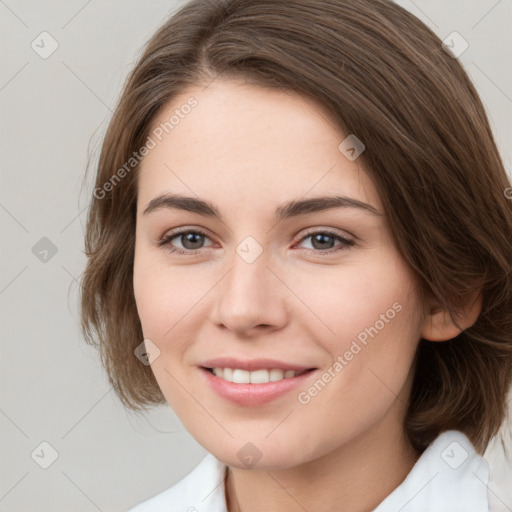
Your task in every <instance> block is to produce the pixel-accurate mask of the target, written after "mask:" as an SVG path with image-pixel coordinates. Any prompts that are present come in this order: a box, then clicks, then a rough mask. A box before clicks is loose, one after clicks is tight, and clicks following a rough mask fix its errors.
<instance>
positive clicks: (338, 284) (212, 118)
mask: <svg viewBox="0 0 512 512" xmlns="http://www.w3.org/2000/svg"><path fill="white" fill-rule="evenodd" d="M190 96H194V98H196V99H197V101H198V105H197V106H196V107H195V108H194V109H193V110H192V111H191V113H190V114H189V115H187V116H185V117H184V118H183V119H180V122H179V124H178V125H177V126H175V127H174V129H173V130H172V132H170V134H169V135H167V136H164V137H163V138H162V141H161V142H159V143H158V144H157V146H156V147H155V148H153V149H152V150H151V151H150V152H149V153H148V154H147V156H146V157H145V158H144V160H143V162H142V166H141V170H140V175H139V181H138V200H137V229H136V248H135V262H134V283H133V284H134V291H135V298H136V302H137V309H138V313H139V316H140V320H141V324H142V328H143V333H144V337H145V338H149V339H150V340H152V342H153V343H154V344H156V345H157V346H158V348H159V350H160V355H159V357H157V358H156V359H155V361H154V362H153V363H152V365H151V368H152V371H153V372H154V375H155V377H156V380H157V382H158V384H159V386H160V388H161V389H162V392H163V393H164V395H165V397H166V399H167V401H168V403H169V404H170V405H171V407H172V408H173V409H174V411H175V412H176V414H177V415H178V416H179V417H180V419H181V421H182V422H183V424H184V426H185V427H186V429H187V430H188V431H189V432H190V433H191V434H192V436H193V437H194V438H195V439H196V440H197V441H198V442H199V443H200V444H201V445H202V446H204V448H206V450H208V451H209V452H211V453H213V454H214V455H215V456H216V457H217V458H218V459H219V460H221V461H223V462H224V463H225V464H227V465H228V466H229V468H230V471H229V478H228V480H227V483H226V499H227V504H228V509H229V511H230V512H234V511H239V510H241V511H243V512H252V511H261V510H272V511H276V512H278V511H281V510H282V511H285V510H286V511H287V512H290V511H292V512H294V511H301V512H302V511H303V510H304V509H305V510H318V511H331V510H332V511H334V510H336V511H340V510H350V511H352V512H358V511H368V510H372V509H373V508H375V507H376V506H377V505H378V504H379V503H380V502H381V501H382V500H383V499H384V498H385V497H386V496H387V495H388V494H390V493H391V492H392V491H393V490H394V489H395V488H396V487H397V486H398V485H399V484H400V483H401V482H402V481H403V480H404V478H405V477H406V475H407V474H408V472H409V471H410V469H411V468H412V466H413V465H414V463H415V461H416V460H417V457H418V456H419V454H418V453H416V452H415V451H414V450H413V448H412V447H411V445H410V443H409V441H408V440H407V438H406V437H405V435H404V432H403V428H402V421H403V417H404V414H405V407H406V404H407V398H408V395H409V391H410V386H411V378H412V370H411V365H412V361H413V358H414V355H415V351H416V348H417V345H418V341H419V339H420V337H424V338H427V339H432V340H436V341H442V340H446V339H449V338H451V337H453V336H454V335H455V334H458V333H459V332H460V329H459V328H457V327H455V326H454V325H453V323H451V321H450V318H449V316H447V314H446V312H444V311H442V310H440V309H439V308H438V307H437V306H436V304H434V303H428V304H424V303H423V302H422V299H421V297H420V294H419V292H418V282H417V280H416V277H415V275H414V274H413V272H412V270H411V269H410V267H409V266H408V265H407V264H406V262H405V261H404V260H403V258H402V257H401V255H400V253H399V251H398V249H397V247H396V246H395V245H394V243H393V241H392V238H391V235H390V231H389V228H388V226H387V224H386V218H385V216H384V215H373V214H372V213H369V212H366V211H364V210H360V209H355V208H335V209H330V210H325V211H321V212H314V213H309V214H305V215H301V216H299V217H295V218H290V219H287V220H284V221H282V222H280V223H279V224H275V222H274V221H273V219H272V215H273V213H274V210H275V208H276V207H277V206H278V205H281V204H282V203H284V202H287V201H289V200H291V199H304V197H305V196H306V197H307V198H311V197H317V196H324V195H332V194H337V195H344V196H349V197H351V198H354V199H358V200H359V201H362V202H365V203H367V204H370V205H372V206H373V207H374V208H376V209H377V210H378V211H379V212H381V213H383V210H382V204H381V202H380V198H379V193H378V190H377V189H376V188H375V185H374V184H373V182H372V181H371V179H370V178H369V176H368V175H367V174H366V172H365V170H364V169H363V168H362V165H361V164H360V161H358V159H356V160H355V161H350V160H349V159H347V158H346V157H345V156H344V155H343V154H342V153H341V152H340V151H339V150H338V145H339V144H340V142H341V141H342V140H343V139H344V138H345V135H344V134H343V133H341V131H340V130H339V128H338V127H337V126H336V125H335V124H334V123H333V122H332V121H331V120H330V119H329V117H328V116H327V114H326V113H325V112H324V111H323V110H322V108H321V107H320V106H319V105H317V104H316V103H314V102H313V101H312V100H309V99H305V98H303V97H302V96H299V95H296V94H294V93H291V92H289V91H282V90H271V89H266V88H262V87H260V86H257V85H253V84H248V83H245V82H243V81H235V80H221V79H217V80H215V81H214V82H213V83H212V84H211V85H210V86H208V87H207V88H204V87H202V86H201V87H194V88H190V89H188V90H187V91H185V92H184V93H182V94H180V95H179V96H177V97H175V98H173V100H172V102H170V103H169V104H167V105H166V106H165V108H164V109H162V110H161V112H160V113H159V115H158V116H157V118H156V119H155V120H154V127H155V126H158V125H159V124H160V123H161V122H165V121H166V120H168V119H169V117H170V116H171V115H172V113H173V112H174V110H175V109H176V108H180V106H181V105H183V104H185V103H186V102H187V100H188V99H189V98H190ZM169 192H173V193H180V194H184V195H187V196H193V197H199V198H201V199H204V200H207V201H210V202H212V203H213V204H215V205H216V206H217V208H218V209H219V210H220V212H221V214H222V216H223V219H224V220H223V222H221V221H219V220H216V219H213V218H207V217H204V216H201V215H199V214H198V213H194V212H187V211H183V210H178V209H169V208H167V209H166V208H162V209H158V210H155V211H153V212H152V213H150V214H144V213H143V211H144V209H145V208H146V206H147V205H148V203H149V201H150V200H151V199H153V198H154V197H156V196H158V195H160V194H162V193H169ZM177 228H190V230H192V231H193V230H194V228H195V229H201V230H202V231H205V232H206V233H207V236H206V237H199V239H198V240H196V241H195V245H194V244H190V243H188V244H187V239H186V238H185V237H179V236H177V237H175V238H174V239H173V241H172V245H173V246H174V247H176V248H180V249H188V250H189V253H190V255H180V254H173V253H171V252H169V250H168V247H169V245H170V244H171V242H169V243H168V245H167V246H160V247H159V246H158V245H157V242H158V240H159V239H161V238H162V237H163V236H164V235H166V234H169V233H170V232H171V231H172V230H176V229H177ZM312 228H314V229H313V231H312V232H313V233H318V232H320V233H321V232H322V230H324V231H325V229H328V230H329V231H333V232H335V233H336V234H338V235H340V236H342V237H345V238H348V239H350V240H352V241H354V244H353V245H352V246H344V247H343V248H342V249H341V250H340V251H338V252H335V253H331V254H328V255H322V252H324V251H325V249H329V248H334V247H340V246H341V245H340V244H342V242H340V241H339V240H338V239H336V238H332V239H331V238H329V239H328V240H327V242H326V243H325V245H323V246H322V245H319V244H316V245H315V240H314V237H312V236H309V237H307V235H308V234H309V235H311V233H307V232H306V231H307V230H308V231H309V230H310V229H312ZM248 236H251V237H253V238H254V239H255V240H256V241H257V243H258V244H259V246H260V247H261V249H262V251H263V252H262V253H261V255H260V256H259V257H258V258H256V259H255V261H253V262H252V263H248V262H247V261H245V260H244V259H243V258H241V257H240V256H239V255H238V254H237V252H236V248H237V246H238V245H239V244H240V243H241V242H242V241H243V240H244V239H245V238H246V237H248ZM190 247H192V248H190ZM194 247H197V248H194ZM322 247H324V248H325V249H322ZM194 251H195V252H194ZM193 254H194V255H193ZM394 303H399V304H400V305H401V306H402V309H401V310H400V312H397V313H396V315H395V316H394V318H393V319H392V320H389V321H388V322H387V323H385V327H384V328H382V329H380V330H379V332H378V334H377V335H376V336H375V337H373V338H369V341H368V344H367V345H366V346H363V347H362V349H361V350H360V352H358V353H357V355H354V357H353V358H352V360H350V361H349V362H348V364H347V365H346V366H344V368H343V370H342V371H341V372H339V373H338V374H337V375H336V377H335V378H333V379H332V380H331V381H330V382H329V383H328V384H327V385H326V386H325V387H324V388H323V389H322V390H321V392H319V393H318V394H317V395H316V396H314V397H313V398H312V399H311V401H310V402H309V403H307V404H301V403H300V402H299V401H298V399H297V394H298V392H299V391H301V390H307V389H308V388H309V387H310V386H311V385H312V383H313V382H314V381H315V380H316V379H318V378H319V374H322V373H323V372H326V371H328V369H329V367H332V365H333V362H334V361H335V360H336V358H337V357H338V356H339V355H343V354H344V353H345V352H346V351H347V350H349V349H350V346H351V343H352V342H353V341H354V340H355V339H356V337H357V335H358V334H359V333H361V332H362V331H364V329H365V328H368V327H370V326H374V325H375V323H376V321H377V320H379V318H381V315H382V314H384V313H385V312H386V311H387V310H389V309H390V308H392V305H393V304H394ZM476 315H477V311H476V309H475V310H472V312H471V313H470V314H469V316H468V317H467V318H466V317H464V318H459V325H460V324H461V323H462V324H463V325H464V322H466V324H471V323H472V321H474V319H476ZM220 356H233V357H237V358H240V359H254V358H258V357H268V358H275V359H279V360H284V361H288V362H290V363H296V364H301V365H305V366H307V367H315V368H319V369H320V370H319V371H318V372H315V377H314V378H310V380H309V381H308V383H307V384H306V385H304V386H302V387H301V389H298V390H294V391H292V392H289V393H287V394H285V395H284V396H281V397H280V398H278V399H276V400H274V401H272V402H271V403H269V404H266V405H261V406H256V407H246V406H239V405H235V404H232V403H230V402H228V401H226V400H225V399H224V398H221V397H220V396H218V395H217V394H216V393H215V392H214V391H213V390H212V389H210V388H209V387H208V386H207V385H206V384H205V379H204V375H203V374H202V373H201V372H202V370H200V369H199V368H198V365H199V364H200V363H201V362H202V361H205V360H206V359H210V358H213V357H220ZM247 442H251V443H253V444H254V445H255V446H256V447H257V449H258V450H259V452H261V458H260V460H259V461H258V462H257V463H256V464H255V465H254V466H253V467H251V468H250V469H249V468H248V467H247V466H246V465H245V464H244V463H243V462H242V461H241V460H240V459H239V458H238V456H237V452H238V451H239V450H240V449H241V448H242V447H243V446H244V445H245V444H246V443H247Z"/></svg>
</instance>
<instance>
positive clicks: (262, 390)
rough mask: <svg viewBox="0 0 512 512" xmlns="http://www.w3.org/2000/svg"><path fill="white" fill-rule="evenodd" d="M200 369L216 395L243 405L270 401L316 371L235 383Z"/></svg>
mask: <svg viewBox="0 0 512 512" xmlns="http://www.w3.org/2000/svg"><path fill="white" fill-rule="evenodd" d="M200 370H201V371H202V373H203V374H204V375H205V378H206V381H207V382H208V384H209V385H210V386H211V387H212V389H213V390H214V391H215V392H216V393H217V394H218V395H220V396H221V397H222V398H225V399H226V400H229V401H231V402H233V403H235V404H237V405H243V406H257V405H264V404H267V403H269V402H272V400H276V399H277V398H279V397H280V396H282V395H284V394H285V393H287V392H289V391H291V390H293V389H295V388H296V387H298V386H300V385H301V384H303V383H304V381H305V380H306V379H308V378H309V377H310V376H311V375H312V374H314V373H315V371H316V370H310V371H308V372H306V373H303V374H302V375H299V376H297V377H288V378H287V379H282V380H278V381H275V382H266V383H264V384H236V383H234V382H229V381H227V380H224V379H221V378H220V377H217V376H216V375H214V374H213V373H210V372H209V371H208V370H205V369H204V368H200Z"/></svg>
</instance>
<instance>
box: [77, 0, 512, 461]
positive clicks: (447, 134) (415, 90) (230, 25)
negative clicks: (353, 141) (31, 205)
mask: <svg viewBox="0 0 512 512" xmlns="http://www.w3.org/2000/svg"><path fill="white" fill-rule="evenodd" d="M219 76H220V77H226V78H239V77H242V78H245V79H247V80H251V81H252V82H254V83H256V84H260V85H261V86H266V87H274V88H282V89H285V90H289V91H293V92H297V93H300V94H303V95H305V96H307V97H309V98H313V99H315V100H316V101H317V102H318V104H319V105H321V106H323V107H325V108H326V109H327V112H329V113H330V114H331V115H332V116H333V119H334V120H335V121H336V122H337V124H338V125H339V127H340V129H341V130H342V131H343V132H344V133H345V134H356V136H357V137H358V138H359V139H360V140H361V141H363V143H364V144H365V146H366V149H365V151H364V152H363V153H362V154H361V156H360V159H361V162H362V164H363V167H364V168H365V170H366V171H367V172H368V173H369V175H370V177H371V178H372V179H373V180H374V183H375V184H376V186H377V189H378V190H379V192H380V196H381V200H382V203H383V206H384V210H385V213H386V217H387V219H388V222H389V226H390V229H391V232H392V236H393V239H394V241H395V243H396V246H397V248H398V250H399V251H400V252H401V254H402V255H403V257H404V259H405V260H406V262H407V263H408V264H409V265H410V266H411V267H412V269H413V270H414V271H415V272H416V274H417V276H418V279H419V281H420V282H421V287H422V290H424V291H425V293H428V294H429V295H430V296H432V297H435V298H436V299H437V300H438V301H439V302H440V303H441V304H444V305H445V307H446V308H447V309H448V310H449V311H450V312H451V313H457V312H458V311H460V310H461V309H462V306H463V305H464V304H467V302H468V300H469V298H470V297H471V296H472V294H473V293H474V292H475V291H478V290H480V291H481V293H482V296H483V306H482V311H481V313H480V315H479V317H478V319H477V321H476V322H475V323H474V324H473V325H472V326H471V327H469V328H467V329H466V330H464V331H463V332H461V333H460V334H459V335H458V336H457V337H455V338H453V339H452V340H449V341H447V342H444V343H439V342H429V341H427V340H423V339H422V340H420V344H419V346H418V350H417V354H416V359H415V376H414V382H413V388H412V392H411V396H410V402H409V405H408V410H407V414H406V418H405V423H404V428H405V431H406V434H407V435H408V437H409V439H410V441H411V443H412V445H413V446H414V447H415V448H416V449H417V450H419V451H420V452H421V451H423V450H424V449H425V448H426V446H428V444H429V443H430V442H431V441H432V440H433V439H434V438H435V437H436V436H437V435H438V434H439V433H441V432H442V431H444V430H447V429H450V428H453V429H457V430H460V431H462V432H464V433H465V434H466V435H467V436H468V437H469V438H470V440H471V441H472V443H473V444H474V445H475V447H476V448H477V450H478V451H479V452H480V453H483V451H484V450H485V448H486V447H487V444H488V443H489V440H490V439H491V438H492V437H493V436H494V435H496V434H497V433H498V431H499V428H500V425H501V424H502V422H503V421H504V419H505V417H506V410H507V408H506V396H507V391H508V390H509V388H510V385H511V380H512V201H510V200H507V198H506V194H505V189H507V191H508V190H509V189H508V187H510V182H509V180H508V178H507V175H506V173H505V170H504V167H503V164H502V161H501V159H500V155H499V153H498V150H497V148H496V144H495V141H494V139H493V135H492V133H491V130H490V127H489V122H488V119H487V116H486V113H485V110H484V107H483V106H482V103H481V101H480V99H479V97H478V95H477V93H476V91H475V89H474V87H473V85H472V84H471V82H470V80H469V78H468V77H467V75H466V73H465V72H464V70H463V68H462V66H461V64H460V63H459V61H458V60H457V59H456V58H454V57H453V56H452V55H451V54H450V53H449V51H448V50H445V48H444V47H443V46H442V43H441V41H440V39H439V38H438V37H437V36H436V35H435V34H434V33H433V32H432V31H431V30H430V29H428V28H427V27H426V26H425V25H424V24H423V23H422V22H421V21H419V20H418V19H417V18H415V17H414V16H413V15H412V14H410V13H409V12H407V11H406V10H405V9H403V8H401V7H399V6H397V5H395V4H394V3H393V2H391V1H389V0H315V1H314V2H313V1H310V0H222V1H221V0H219V1H215V2H213V1H205V0H192V1H190V2H188V3H187V4H185V5H184V6H183V7H182V8H181V9H180V10H179V11H178V12H177V13H175V14H174V15H173V16H172V17H171V18H170V19H169V20H168V21H167V22H166V23H165V24H164V25H163V26H162V27H161V28H160V29H159V30H158V31H157V32H156V34H155V35H154V36H153V37H152V38H151V40H150V41H149V43H148V44H147V46H146V48H145V51H144V53H143V54H142V56H141V58H140V60H139V62H138V63H137V65H136V66H135V68H134V70H133V71H132V73H131V74H130V76H129V77H128V79H127V81H126V83H125V86H124V90H123V93H122V95H121V98H120V101H119V104H118V106H117V108H116V110H115V113H114V115H113V118H112V120H111V122H110V125H109V127H108V130H107V133H106V136H105V138H104V141H103V146H102V150H101V154H100V159H99V164H98V168H97V174H96V189H95V192H94V194H93V199H92V203H91V206H90V210H89V214H88V220H87V230H86V239H85V247H86V254H87V257H88V263H87V267H86V269H85V271H84V274H83V280H82V284H81V286H82V288H81V301H82V302H81V315H82V329H83V333H84V336H85V339H86V341H87V342H88V343H91V344H95V345H97V346H98V347H99V349H100V353H101V358H102V363H103V365H104V367H105V369H106V371H107V375H108V378H109V381H110V382H111V384H112V386H113V387H114V389H115V391H116V393H117V395H118V396H119V398H120V399H121V401H122V402H123V404H124V405H125V406H127V407H129V408H131V409H133V410H141V409H144V408H145V407H146V406H148V405H150V404H156V403H164V402H165V399H164V397H163V394H162V392H161V390H160V388H159V387H158V384H157V382H156V380H155V378H154V375H153V373H152V371H151V368H150V367H149V366H146V365H143V364H141V362H140V361H139V360H138V359H137V358H136V357H135V356H134V349H135V348H136V347H137V346H138V345H139V344H140V343H141V342H142V340H143V335H142V329H141V325H140V321H139V318H138V315H137V310H136V306H135V299H134V293H133V282H132V279H133V263H134V245H135V225H136V202H137V171H138V169H139V166H138V165H136V163H135V164H134V163H133V162H132V163H131V164H130V165H132V167H133V170H132V169H130V168H129V167H127V166H126V163H127V162H128V161H129V160H130V159H131V157H132V155H133V154H134V152H135V153H137V151H138V150H139V149H140V148H141V147H143V146H144V145H145V143H146V140H147V138H148V134H149V130H150V127H151V123H152V121H154V119H155V116H156V115H157V113H158V112H159V110H160V109H161V107H162V106H163V105H164V104H165V103H166V102H168V101H170V100H172V98H173V97H174V96H176V95H177V94H178V93H181V92H183V91H185V90H186V88H187V87H188V86H193V85H199V84H207V83H208V82H211V81H212V80H214V79H216V78H217V77H219ZM123 166H124V167H123ZM121 168H124V169H125V172H124V173H120V172H119V170H120V169H121ZM130 171H131V172H130ZM116 173H117V174H116ZM121 174H122V179H121V178H120V176H121ZM114 178H116V180H117V181H115V182H114ZM108 183H110V184H111V185H110V186H108V187H107V186H106V185H107V184H108Z"/></svg>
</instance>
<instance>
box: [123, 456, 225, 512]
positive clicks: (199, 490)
mask: <svg viewBox="0 0 512 512" xmlns="http://www.w3.org/2000/svg"><path fill="white" fill-rule="evenodd" d="M225 468H226V466H225V465H224V464H223V463H222V462H220V461H219V460H217V459H216V458H215V457H214V456H213V455H212V454H211V453H209V454H208V455H206V456H205V457H204V458H203V459H202V460H201V462H200V463H199V464H198V465H197V466H196V467H195V468H194V469H193V470H192V471H191V472H190V473H188V474H187V475H186V476H185V477H183V478H182V479H181V480H179V481H178V482H177V483H176V484H174V485H173V486H172V487H170V488H169V489H166V490H165V491H162V492H160V493H159V494H156V495H155V496H153V497H151V498H148V499H147V500H145V501H143V502H141V503H139V504H138V505H136V506H135V507H133V508H131V509H130V510H129V511H128V512H197V511H199V510H208V511H211V512H226V501H225V496H224V477H225Z"/></svg>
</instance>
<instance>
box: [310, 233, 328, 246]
mask: <svg viewBox="0 0 512 512" xmlns="http://www.w3.org/2000/svg"><path fill="white" fill-rule="evenodd" d="M329 238H331V237H330V236H329V235H322V234H320V235H315V236H314V237H313V246H315V242H317V241H322V240H323V241H324V242H325V240H326V239H329ZM316 248H318V247H316ZM329 248H330V247H329ZM320 249H325V245H324V246H323V247H322V244H320Z"/></svg>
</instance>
